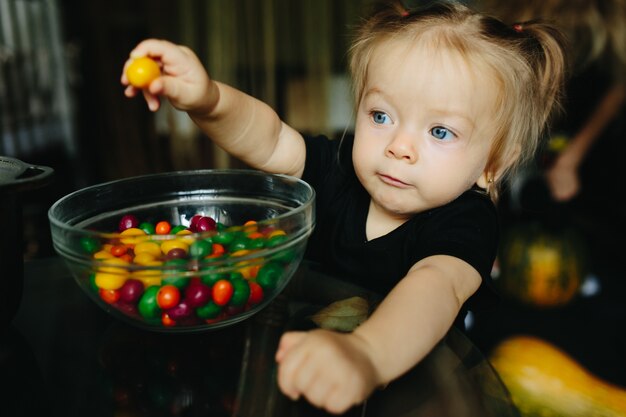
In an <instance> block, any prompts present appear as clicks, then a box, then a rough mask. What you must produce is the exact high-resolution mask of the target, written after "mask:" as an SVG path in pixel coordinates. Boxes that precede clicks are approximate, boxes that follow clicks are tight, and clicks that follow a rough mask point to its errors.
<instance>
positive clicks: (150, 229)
mask: <svg viewBox="0 0 626 417" xmlns="http://www.w3.org/2000/svg"><path fill="white" fill-rule="evenodd" d="M139 228H140V229H141V230H143V231H144V232H146V234H147V235H155V234H156V228H155V227H154V225H153V224H152V223H149V222H143V223H141V224H139Z"/></svg>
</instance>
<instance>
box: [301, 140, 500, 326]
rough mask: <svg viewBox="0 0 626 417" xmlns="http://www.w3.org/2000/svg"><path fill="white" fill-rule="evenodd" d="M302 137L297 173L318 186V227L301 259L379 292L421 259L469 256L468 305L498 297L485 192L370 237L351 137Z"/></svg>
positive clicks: (491, 210)
mask: <svg viewBox="0 0 626 417" xmlns="http://www.w3.org/2000/svg"><path fill="white" fill-rule="evenodd" d="M305 142H306V164H305V169H304V174H303V177H302V179H303V180H304V181H306V182H308V183H309V184H310V185H311V186H312V187H313V188H314V189H315V192H316V226H315V231H314V232H313V234H312V236H311V238H310V239H309V243H308V247H307V252H306V254H305V257H306V258H307V259H309V260H312V261H315V262H318V263H319V264H321V265H323V266H324V268H325V269H327V272H329V273H332V274H334V275H335V276H338V277H341V278H344V279H346V280H349V281H352V282H355V283H357V284H359V285H361V286H363V287H365V288H368V289H370V290H373V291H376V292H378V293H380V294H382V295H385V294H387V293H388V292H389V291H390V290H391V289H392V288H393V287H394V286H395V285H396V284H397V283H398V282H399V281H400V280H401V279H402V278H403V277H404V276H405V275H406V274H407V272H408V270H409V269H410V268H411V267H412V266H413V265H414V264H415V263H416V262H417V261H419V260H420V259H423V258H426V257H428V256H431V255H451V256H455V257H457V258H459V259H462V260H464V261H465V262H467V263H469V264H470V265H471V266H473V267H474V268H475V269H476V270H477V271H478V272H479V273H480V276H481V277H482V284H481V287H480V288H479V290H478V291H477V292H476V294H474V296H473V297H471V299H470V300H468V303H467V307H469V308H471V309H473V308H475V307H479V306H480V305H486V304H487V303H489V304H491V303H492V302H493V301H494V300H495V299H496V297H495V292H494V291H493V289H492V286H491V275H490V273H491V268H492V265H493V262H494V259H495V256H496V249H497V240H498V219H497V215H496V209H495V206H494V204H493V203H492V201H491V200H490V199H489V197H488V196H487V195H486V194H485V193H484V192H481V191H478V190H469V191H467V192H465V193H463V194H462V195H461V196H459V197H458V198H457V199H456V200H454V201H452V202H450V203H448V204H446V205H444V206H442V207H437V208H433V209H431V210H427V211H425V212H422V213H418V214H416V215H415V216H414V217H413V218H412V219H410V220H409V221H407V222H406V223H404V224H402V225H401V226H400V227H398V228H396V229H395V230H393V231H391V232H390V233H388V234H386V235H384V236H381V237H379V238H376V239H372V240H370V241H368V240H367V238H366V235H365V225H366V219H367V214H368V208H369V202H370V196H369V194H368V193H367V191H366V190H365V188H363V186H362V185H361V183H360V182H359V181H358V178H357V177H356V174H355V173H354V169H353V167H352V162H351V154H352V138H351V137H346V138H345V139H344V140H343V142H341V141H339V140H329V139H328V138H326V137H324V136H317V137H308V136H305ZM451 169H453V168H452V167H451ZM463 316H464V314H463Z"/></svg>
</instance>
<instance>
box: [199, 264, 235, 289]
mask: <svg viewBox="0 0 626 417" xmlns="http://www.w3.org/2000/svg"><path fill="white" fill-rule="evenodd" d="M215 269H216V268H215V267H208V268H204V269H202V271H200V281H202V283H204V284H206V285H208V286H209V287H212V286H213V284H215V283H216V282H217V281H219V280H221V279H228V275H227V274H225V273H223V272H215Z"/></svg>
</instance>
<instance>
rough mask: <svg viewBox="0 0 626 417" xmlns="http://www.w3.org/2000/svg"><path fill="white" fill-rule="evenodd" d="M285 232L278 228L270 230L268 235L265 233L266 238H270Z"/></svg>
mask: <svg viewBox="0 0 626 417" xmlns="http://www.w3.org/2000/svg"><path fill="white" fill-rule="evenodd" d="M286 234H287V233H285V231H284V230H280V229H276V230H274V231H272V232H270V234H269V235H267V237H268V238H272V237H274V236H285V235H286Z"/></svg>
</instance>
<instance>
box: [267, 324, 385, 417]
mask: <svg viewBox="0 0 626 417" xmlns="http://www.w3.org/2000/svg"><path fill="white" fill-rule="evenodd" d="M276 361H277V362H278V364H279V368H278V385H279V386H280V389H281V390H282V392H283V393H284V394H285V395H287V396H288V397H290V398H291V399H293V400H296V399H298V398H299V397H300V396H301V395H302V396H304V397H305V398H306V399H307V400H308V401H309V402H310V403H312V404H313V405H315V406H317V407H320V408H325V409H326V410H327V411H329V412H331V413H342V412H344V411H346V410H347V409H348V408H350V407H351V406H353V405H356V404H359V403H361V402H363V401H364V400H365V399H366V398H367V397H368V395H369V394H370V393H371V392H372V391H373V390H374V388H376V387H377V386H378V385H380V384H381V382H382V381H380V380H379V379H380V378H379V377H378V373H377V372H376V369H375V367H374V364H373V361H372V359H371V354H370V353H369V352H368V344H367V342H366V341H365V340H364V339H362V338H360V337H359V336H358V335H356V334H354V333H336V332H331V331H328V330H313V331H310V332H289V333H285V334H284V335H283V337H282V338H281V340H280V344H279V346H278V351H277V352H276Z"/></svg>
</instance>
